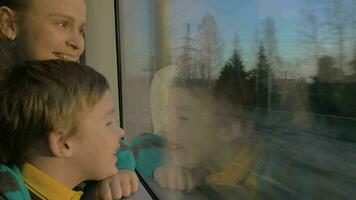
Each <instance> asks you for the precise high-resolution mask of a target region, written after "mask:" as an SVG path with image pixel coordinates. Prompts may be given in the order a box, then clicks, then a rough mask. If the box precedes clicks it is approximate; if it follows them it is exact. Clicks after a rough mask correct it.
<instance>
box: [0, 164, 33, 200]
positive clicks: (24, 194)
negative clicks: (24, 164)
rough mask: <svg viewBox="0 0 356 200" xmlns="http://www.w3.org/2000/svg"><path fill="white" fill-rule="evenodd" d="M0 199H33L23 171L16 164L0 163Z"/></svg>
mask: <svg viewBox="0 0 356 200" xmlns="http://www.w3.org/2000/svg"><path fill="white" fill-rule="evenodd" d="M0 199H1V200H2V199H6V200H31V197H30V193H29V191H28V190H27V188H26V186H25V183H24V181H23V179H22V176H21V172H20V170H19V168H17V167H16V166H5V165H0Z"/></svg>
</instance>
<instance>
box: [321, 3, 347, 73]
mask: <svg viewBox="0 0 356 200" xmlns="http://www.w3.org/2000/svg"><path fill="white" fill-rule="evenodd" d="M323 8H324V14H325V25H326V28H327V32H328V33H329V39H330V40H331V41H334V42H335V44H336V48H337V54H338V55H337V58H338V59H337V64H338V67H339V68H340V70H342V71H343V70H344V69H343V68H344V65H345V60H346V56H345V42H346V32H347V31H346V29H347V28H348V26H349V21H350V20H349V19H350V18H349V16H348V14H347V4H346V2H345V0H328V1H325V4H324V7H323Z"/></svg>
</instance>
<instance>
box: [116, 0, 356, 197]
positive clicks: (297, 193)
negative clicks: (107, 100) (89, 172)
mask: <svg viewBox="0 0 356 200" xmlns="http://www.w3.org/2000/svg"><path fill="white" fill-rule="evenodd" d="M117 2H118V7H117V9H118V10H117V11H118V12H117V15H118V18H119V19H120V20H119V23H118V28H119V29H118V30H120V32H118V36H119V38H120V45H121V46H120V52H121V57H120V59H121V63H120V66H121V72H122V73H121V75H122V77H121V78H122V96H123V99H122V100H123V104H122V105H123V106H122V112H123V122H124V127H125V129H126V131H127V132H128V133H129V134H128V140H129V141H130V142H131V144H132V146H133V151H134V153H135V155H136V158H137V170H138V171H139V172H140V174H141V176H142V177H143V178H144V179H145V181H146V182H147V183H148V185H149V186H150V188H151V189H152V190H153V191H154V193H155V195H156V196H157V197H159V198H160V199H238V198H241V199H260V198H261V199H351V198H352V196H354V195H355V194H356V191H355V187H356V182H355V180H356V163H355V162H356V159H355V158H356V134H355V130H356V118H355V116H356V89H355V88H356V38H355V35H356V17H355V13H356V1H355V0H328V1H324V0H290V1H282V0H269V1H267V0H265V1H264V0H251V1H248V2H247V1H242V0H237V1H227V0H219V1H214V0H144V1H142V0H123V1H117Z"/></svg>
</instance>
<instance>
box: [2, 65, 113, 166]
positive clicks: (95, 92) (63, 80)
mask: <svg viewBox="0 0 356 200" xmlns="http://www.w3.org/2000/svg"><path fill="white" fill-rule="evenodd" d="M108 89H109V84H108V82H107V80H106V79H105V77H104V76H103V75H101V74H100V73H98V72H97V71H95V70H94V69H93V68H91V67H89V66H86V65H83V64H79V63H76V62H71V61H61V60H47V61H29V62H25V63H23V64H19V65H16V66H14V67H12V68H8V69H7V70H6V71H5V72H4V74H3V75H2V76H1V79H0V138H1V140H0V145H1V146H0V163H4V164H10V165H11V164H16V165H18V166H21V165H22V164H23V163H24V162H25V160H26V159H27V158H28V154H29V152H30V150H31V148H33V146H34V145H36V143H37V142H39V141H41V140H44V139H46V138H47V136H48V134H49V133H50V132H51V131H54V130H56V129H64V130H67V131H68V136H70V135H71V134H73V133H75V131H76V128H77V126H78V124H79V113H80V112H81V111H83V110H84V109H90V108H92V107H93V106H94V105H95V104H96V103H97V102H98V101H99V100H100V99H101V97H102V96H103V95H104V93H105V91H107V90H108Z"/></svg>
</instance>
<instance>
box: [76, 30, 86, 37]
mask: <svg viewBox="0 0 356 200" xmlns="http://www.w3.org/2000/svg"><path fill="white" fill-rule="evenodd" d="M78 32H79V34H81V35H83V36H84V34H85V28H79V30H78Z"/></svg>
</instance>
